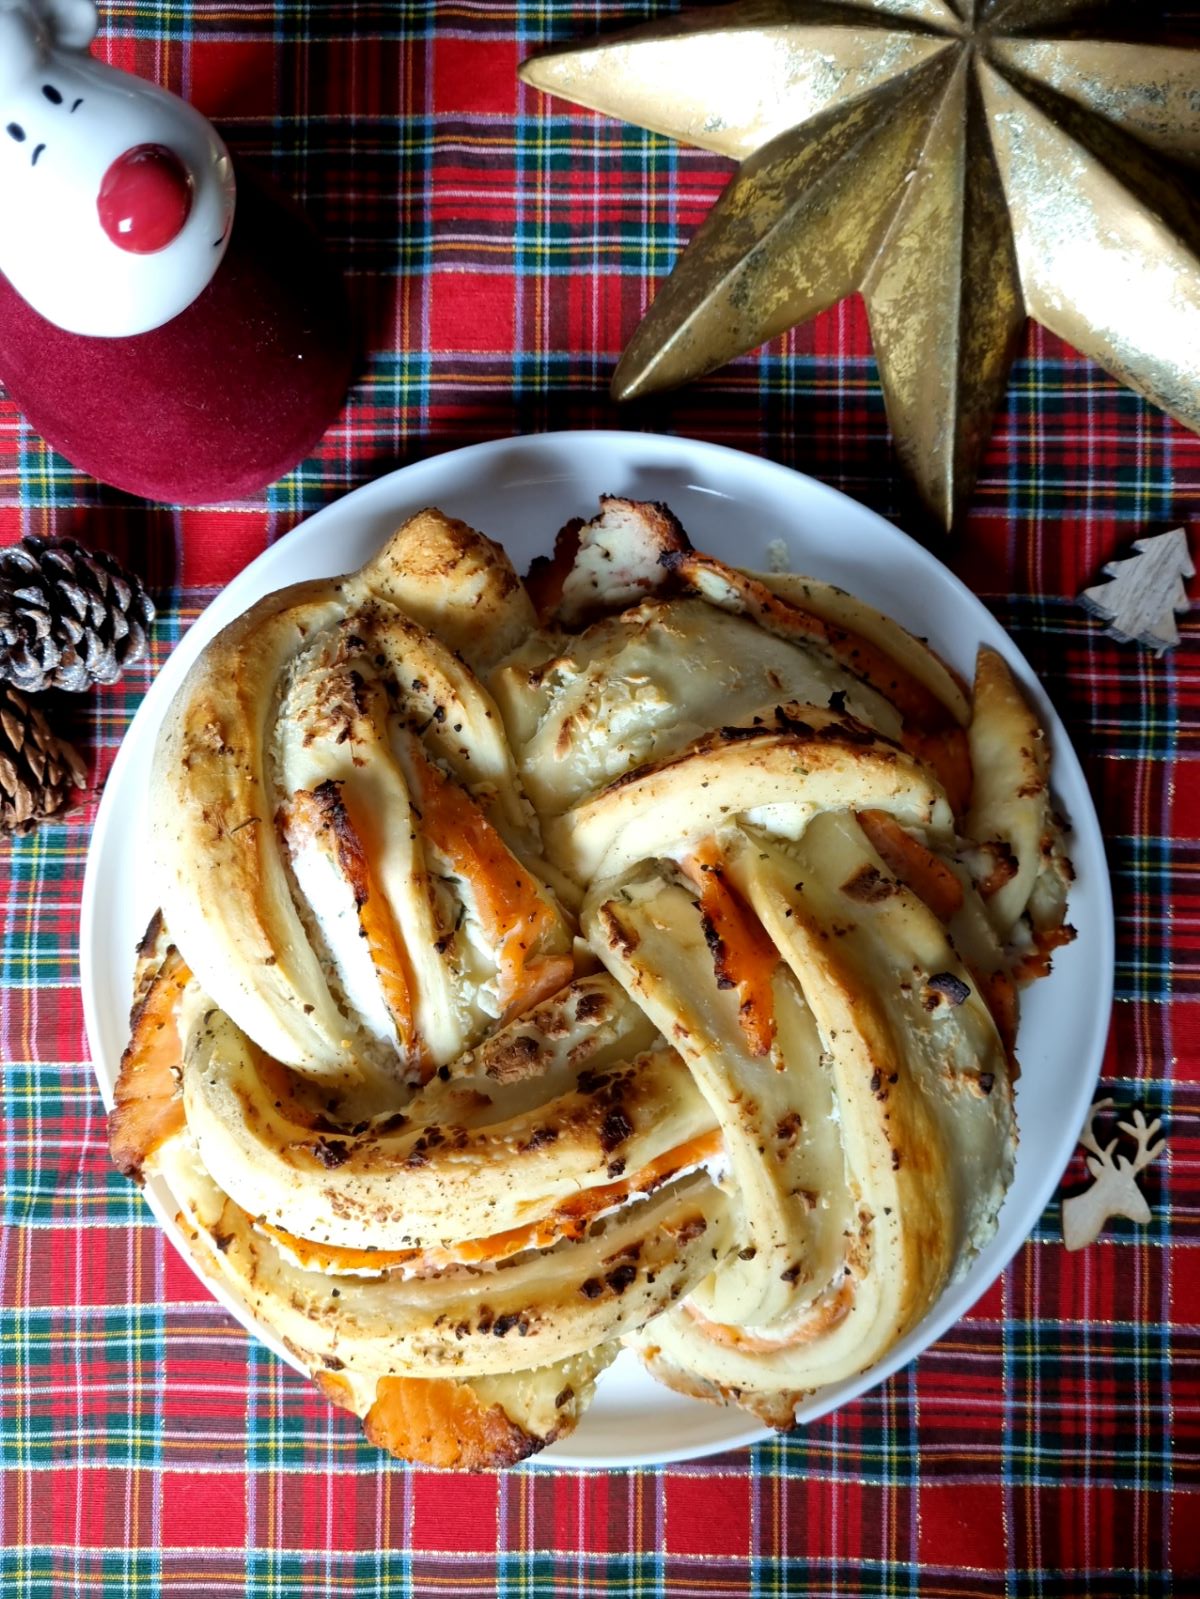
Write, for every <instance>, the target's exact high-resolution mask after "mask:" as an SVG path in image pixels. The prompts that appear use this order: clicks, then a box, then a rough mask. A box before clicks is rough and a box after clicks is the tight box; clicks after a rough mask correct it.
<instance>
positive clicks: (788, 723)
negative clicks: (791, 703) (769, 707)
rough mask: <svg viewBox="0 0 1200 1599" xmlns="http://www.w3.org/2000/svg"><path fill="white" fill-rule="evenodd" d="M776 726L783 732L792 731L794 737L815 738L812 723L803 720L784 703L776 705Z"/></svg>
mask: <svg viewBox="0 0 1200 1599" xmlns="http://www.w3.org/2000/svg"><path fill="white" fill-rule="evenodd" d="M775 726H776V727H777V728H778V729H779V731H780V732H781V733H790V734H791V735H792V737H793V738H814V737H815V736H816V735H815V733H814V730H813V727H812V724H811V723H810V722H805V721H803V720H802V719H801V718H800V717H798V716H793V715H792V714H791V712H790V711H789V710H788V709H787V707H786V706H784V705H777V706H776V707H775Z"/></svg>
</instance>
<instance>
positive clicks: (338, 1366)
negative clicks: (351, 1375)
mask: <svg viewBox="0 0 1200 1599" xmlns="http://www.w3.org/2000/svg"><path fill="white" fill-rule="evenodd" d="M321 1364H322V1365H323V1366H324V1367H325V1370H326V1371H345V1369H346V1362H345V1361H344V1360H339V1359H338V1357H337V1356H336V1355H322V1356H321Z"/></svg>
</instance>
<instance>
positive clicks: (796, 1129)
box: [775, 1110, 804, 1144]
mask: <svg viewBox="0 0 1200 1599" xmlns="http://www.w3.org/2000/svg"><path fill="white" fill-rule="evenodd" d="M803 1129H804V1118H803V1117H802V1116H801V1115H800V1112H799V1111H795V1110H792V1111H789V1112H788V1113H787V1115H786V1116H781V1117H780V1119H779V1122H778V1124H777V1125H776V1128H775V1137H776V1138H777V1139H778V1140H779V1142H780V1143H781V1144H794V1143H795V1142H796V1140H797V1138H799V1136H800V1134H801V1132H802V1131H803Z"/></svg>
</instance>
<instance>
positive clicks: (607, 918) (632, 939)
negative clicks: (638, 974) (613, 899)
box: [600, 904, 640, 955]
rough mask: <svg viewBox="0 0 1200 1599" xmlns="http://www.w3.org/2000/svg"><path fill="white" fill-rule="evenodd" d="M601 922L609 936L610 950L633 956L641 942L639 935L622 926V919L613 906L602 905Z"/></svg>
mask: <svg viewBox="0 0 1200 1599" xmlns="http://www.w3.org/2000/svg"><path fill="white" fill-rule="evenodd" d="M600 921H601V924H602V925H603V927H604V930H605V933H606V934H607V935H608V942H609V946H610V948H612V949H619V950H620V951H621V953H622V954H623V955H632V954H633V952H634V950H635V949H636V948H637V947H638V943H639V942H640V940H639V939H638V935H637V934H636V933H635V932H634V931H633V930H632V928H627V927H624V926H622V924H621V919H620V917H619V916H618V915H617V913H616V911H615V910H614V909H613V908H612V905H611V904H607V905H601V907H600Z"/></svg>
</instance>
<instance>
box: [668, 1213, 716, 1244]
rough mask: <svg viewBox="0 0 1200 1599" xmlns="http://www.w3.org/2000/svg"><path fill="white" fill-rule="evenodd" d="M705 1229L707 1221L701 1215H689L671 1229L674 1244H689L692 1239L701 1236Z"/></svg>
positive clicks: (706, 1229) (706, 1228)
mask: <svg viewBox="0 0 1200 1599" xmlns="http://www.w3.org/2000/svg"><path fill="white" fill-rule="evenodd" d="M707 1231H708V1222H707V1221H706V1220H705V1218H704V1217H703V1216H689V1217H688V1218H687V1219H686V1220H685V1221H682V1222H680V1224H679V1226H678V1227H676V1228H674V1229H673V1232H672V1236H673V1237H674V1239H675V1242H676V1244H677V1245H679V1247H680V1248H682V1247H683V1245H684V1244H690V1243H691V1242H692V1240H693V1239H696V1238H699V1237H701V1235H702V1234H704V1233H706V1232H707Z"/></svg>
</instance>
